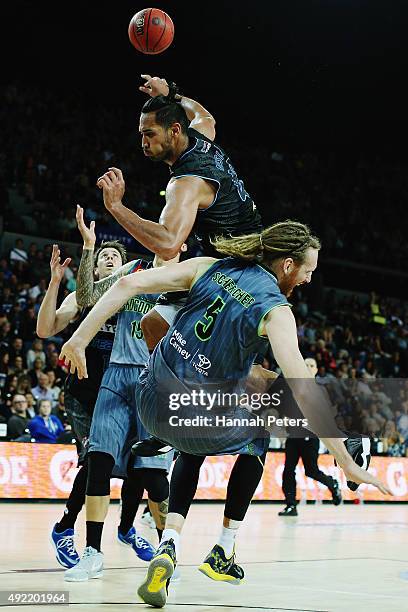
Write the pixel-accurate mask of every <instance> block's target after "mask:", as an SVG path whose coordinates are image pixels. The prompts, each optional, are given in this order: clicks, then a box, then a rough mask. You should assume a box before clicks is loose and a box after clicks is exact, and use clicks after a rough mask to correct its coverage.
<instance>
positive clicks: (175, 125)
mask: <svg viewBox="0 0 408 612" xmlns="http://www.w3.org/2000/svg"><path fill="white" fill-rule="evenodd" d="M171 133H172V134H173V136H178V135H179V134H181V125H180V124H179V123H173V125H172V126H171Z"/></svg>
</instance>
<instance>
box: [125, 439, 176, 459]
mask: <svg viewBox="0 0 408 612" xmlns="http://www.w3.org/2000/svg"><path fill="white" fill-rule="evenodd" d="M172 448H173V447H172V446H169V445H168V444H167V443H166V442H162V441H161V440H158V439H157V438H153V437H151V438H146V439H145V440H141V441H140V442H135V444H133V445H132V448H131V452H132V455H135V456H136V457H156V455H164V454H165V453H168V452H169V451H171V450H172Z"/></svg>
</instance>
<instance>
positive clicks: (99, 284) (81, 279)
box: [76, 206, 134, 308]
mask: <svg viewBox="0 0 408 612" xmlns="http://www.w3.org/2000/svg"><path fill="white" fill-rule="evenodd" d="M76 220H77V225H78V229H79V231H80V233H81V236H82V239H83V241H84V244H83V249H82V256H81V261H80V263H79V269H78V274H77V278H76V282H77V287H76V300H77V304H78V306H79V307H80V308H87V307H89V306H94V304H96V302H97V301H98V300H99V298H100V297H101V295H103V294H104V293H105V292H106V291H107V290H108V289H109V287H112V285H113V284H114V283H116V281H117V280H119V278H121V277H122V276H125V275H126V274H127V273H128V271H129V270H130V269H131V267H132V266H133V264H134V262H133V261H129V262H128V263H126V264H124V265H123V266H121V267H120V268H119V269H118V270H116V272H115V273H114V274H112V275H111V276H108V277H106V278H103V279H101V280H100V281H95V277H94V269H95V264H94V253H95V242H96V235H95V222H94V221H91V224H90V226H89V228H88V227H87V226H86V224H85V221H84V209H83V208H82V207H81V206H77V210H76Z"/></svg>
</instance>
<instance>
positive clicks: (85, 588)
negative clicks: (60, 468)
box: [0, 503, 408, 612]
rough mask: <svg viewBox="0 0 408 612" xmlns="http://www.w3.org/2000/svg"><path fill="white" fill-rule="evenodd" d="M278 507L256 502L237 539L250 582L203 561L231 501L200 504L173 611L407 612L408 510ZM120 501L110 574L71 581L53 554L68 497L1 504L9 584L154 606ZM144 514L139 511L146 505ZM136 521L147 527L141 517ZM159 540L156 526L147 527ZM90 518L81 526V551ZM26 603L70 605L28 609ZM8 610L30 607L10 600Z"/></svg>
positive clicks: (3, 569)
mask: <svg viewBox="0 0 408 612" xmlns="http://www.w3.org/2000/svg"><path fill="white" fill-rule="evenodd" d="M281 507H282V506H279V505H276V504H252V506H251V509H250V512H249V514H248V517H247V520H246V523H245V524H244V526H243V528H242V530H241V532H240V535H239V538H238V547H237V550H238V556H237V561H238V562H239V563H240V564H242V565H243V567H244V569H245V573H246V580H245V582H243V583H242V584H241V585H239V586H230V585H224V584H219V583H215V582H213V581H211V580H209V579H208V578H206V577H205V576H204V575H202V574H201V573H200V572H198V571H197V569H196V568H197V565H198V564H199V563H200V562H201V561H202V559H203V558H204V556H205V555H206V553H207V552H208V551H209V550H210V549H211V547H212V546H213V544H214V543H215V541H216V537H217V535H218V532H219V529H220V524H221V520H222V512H223V505H222V504H195V505H193V508H192V511H191V514H190V516H189V518H188V521H187V524H186V528H185V532H184V534H183V539H182V553H181V556H180V560H179V562H180V570H181V580H180V582H179V583H177V584H174V585H172V586H171V593H170V596H169V599H168V603H167V606H166V609H167V610H169V612H187V611H188V610H191V612H224V611H225V612H231V611H232V610H237V611H239V612H245V611H247V610H248V611H251V612H260V611H265V610H279V611H281V612H283V611H288V610H290V611H304V612H305V611H313V612H323V611H330V612H332V611H333V612H335V611H339V610H341V611H347V612H355V611H358V612H362V611H366V610H367V611H370V612H373V611H377V610H378V611H387V612H392V611H396V612H397V611H398V612H402V611H404V610H408V507H407V506H404V505H392V504H387V505H368V504H366V505H359V506H355V505H341V506H339V507H337V508H336V507H334V506H331V505H325V504H324V505H307V506H299V507H298V508H299V517H297V518H281V517H278V516H277V512H278V511H279V510H280V509H281ZM118 509H119V506H118V505H116V504H111V507H110V510H109V516H108V520H107V524H106V528H105V531H104V536H103V552H104V553H105V572H104V576H103V578H102V579H98V580H92V581H90V582H84V583H76V584H75V583H74V584H73V583H67V582H64V580H63V572H64V570H63V568H61V567H60V566H59V565H58V564H57V562H56V560H55V558H54V555H53V550H52V548H51V544H50V542H49V532H50V529H51V527H52V525H53V523H54V522H55V521H56V520H57V519H58V518H59V516H60V515H61V512H62V510H63V505H62V504H27V503H24V504H23V503H3V504H0V551H1V553H0V590H16V591H21V590H24V591H33V590H35V591H50V590H51V591H55V590H66V591H69V597H70V608H71V609H72V610H74V611H75V612H80V611H84V612H86V611H88V610H101V611H103V612H110V611H119V612H128V611H130V610H133V611H134V610H143V609H152V608H149V607H148V606H146V605H145V604H144V603H142V602H141V601H140V600H138V597H137V594H136V589H137V586H138V585H139V583H140V582H141V581H142V579H143V577H144V574H145V570H146V564H144V563H143V562H142V561H139V560H138V559H137V558H136V556H135V555H134V553H133V551H132V550H131V549H128V548H126V547H123V546H121V545H120V544H119V543H118V542H117V540H116V529H117V525H118V516H119V514H118ZM139 515H140V511H139ZM136 526H138V525H137V524H136ZM141 531H142V532H143V535H145V536H147V537H148V538H149V539H151V541H154V542H156V541H157V540H156V535H155V532H154V531H153V530H150V529H148V528H147V527H145V526H143V527H141ZM83 537H84V517H83V516H82V515H81V517H80V521H79V524H78V538H77V544H78V545H77V548H78V550H79V551H80V553H81V552H82V548H83ZM25 608H26V609H32V610H34V609H35V610H38V609H44V610H49V611H51V610H53V611H55V612H58V611H61V610H64V609H67V608H66V607H65V608H64V607H62V606H55V605H48V606H46V607H45V606H44V607H43V606H41V607H37V606H35V607H34V606H25ZM2 609H4V610H16V609H20V610H21V609H22V606H21V607H19V608H17V607H10V606H5V607H2Z"/></svg>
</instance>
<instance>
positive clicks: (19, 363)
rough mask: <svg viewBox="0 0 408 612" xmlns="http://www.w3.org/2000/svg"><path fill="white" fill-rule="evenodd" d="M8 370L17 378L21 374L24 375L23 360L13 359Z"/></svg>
mask: <svg viewBox="0 0 408 612" xmlns="http://www.w3.org/2000/svg"><path fill="white" fill-rule="evenodd" d="M9 369H10V371H11V372H12V373H13V374H16V375H17V376H21V374H24V372H25V370H24V367H23V358H22V357H15V358H14V361H13V362H12V363H11V365H10V368H9Z"/></svg>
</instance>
